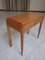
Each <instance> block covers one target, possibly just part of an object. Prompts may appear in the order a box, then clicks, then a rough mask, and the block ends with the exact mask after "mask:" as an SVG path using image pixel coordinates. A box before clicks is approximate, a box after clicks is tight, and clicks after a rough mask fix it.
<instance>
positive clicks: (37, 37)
mask: <svg viewBox="0 0 45 60" xmlns="http://www.w3.org/2000/svg"><path fill="white" fill-rule="evenodd" d="M41 26H42V22H41V23H40V26H39V31H38V36H37V38H39V35H40V31H41Z"/></svg>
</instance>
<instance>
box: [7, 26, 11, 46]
mask: <svg viewBox="0 0 45 60" xmlns="http://www.w3.org/2000/svg"><path fill="white" fill-rule="evenodd" d="M7 32H8V38H9V40H8V42H9V46H10V47H11V46H12V41H11V32H10V27H9V26H7Z"/></svg>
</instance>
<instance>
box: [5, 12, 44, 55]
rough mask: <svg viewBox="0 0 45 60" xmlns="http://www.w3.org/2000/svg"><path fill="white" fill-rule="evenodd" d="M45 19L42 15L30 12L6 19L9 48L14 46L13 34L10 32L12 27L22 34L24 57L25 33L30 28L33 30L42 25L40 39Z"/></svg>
mask: <svg viewBox="0 0 45 60" xmlns="http://www.w3.org/2000/svg"><path fill="white" fill-rule="evenodd" d="M43 17H44V16H43V15H42V14H41V13H30V12H25V13H23V14H21V15H17V16H9V17H8V18H7V19H6V23H7V31H8V37H9V46H12V41H11V32H10V27H11V28H13V29H15V30H17V31H19V32H20V33H21V55H23V43H24V40H23V37H24V33H25V32H26V31H27V30H29V29H30V28H32V27H33V26H34V25H36V24H38V23H40V27H39V31H38V36H37V38H38V37H39V34H40V30H41V26H42V21H43Z"/></svg>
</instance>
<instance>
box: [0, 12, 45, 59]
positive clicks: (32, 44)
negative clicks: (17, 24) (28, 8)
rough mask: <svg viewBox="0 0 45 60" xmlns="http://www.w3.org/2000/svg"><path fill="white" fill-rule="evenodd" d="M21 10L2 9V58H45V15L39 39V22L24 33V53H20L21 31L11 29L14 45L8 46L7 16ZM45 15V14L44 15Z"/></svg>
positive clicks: (0, 15) (0, 54)
mask: <svg viewBox="0 0 45 60" xmlns="http://www.w3.org/2000/svg"><path fill="white" fill-rule="evenodd" d="M16 14H20V12H17V13H16V12H1V11H0V60H45V17H44V20H43V24H42V29H41V33H40V37H39V39H37V33H38V28H39V24H38V25H36V26H35V27H33V28H32V29H30V33H29V34H27V33H25V34H24V54H23V56H21V54H20V33H19V32H17V31H15V30H13V29H11V33H12V47H9V46H8V35H7V29H6V17H7V16H12V15H16ZM44 16H45V15H44Z"/></svg>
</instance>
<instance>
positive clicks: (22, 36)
mask: <svg viewBox="0 0 45 60" xmlns="http://www.w3.org/2000/svg"><path fill="white" fill-rule="evenodd" d="M23 38H24V35H23V34H21V55H23V42H24V41H23Z"/></svg>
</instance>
